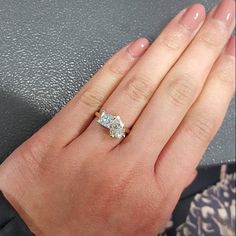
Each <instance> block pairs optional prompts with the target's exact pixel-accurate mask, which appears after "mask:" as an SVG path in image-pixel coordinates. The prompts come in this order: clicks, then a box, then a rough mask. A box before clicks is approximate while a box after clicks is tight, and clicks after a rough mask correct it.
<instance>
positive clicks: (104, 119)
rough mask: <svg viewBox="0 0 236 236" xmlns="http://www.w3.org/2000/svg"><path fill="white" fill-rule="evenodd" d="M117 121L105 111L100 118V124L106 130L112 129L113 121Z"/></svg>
mask: <svg viewBox="0 0 236 236" xmlns="http://www.w3.org/2000/svg"><path fill="white" fill-rule="evenodd" d="M114 119H115V117H114V116H112V115H110V114H108V113H107V112H105V111H103V112H102V114H101V116H100V118H99V119H98V121H97V122H98V123H99V124H101V125H102V126H104V127H106V128H110V126H111V124H112V123H113V120H114Z"/></svg>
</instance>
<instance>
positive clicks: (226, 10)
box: [213, 0, 235, 25]
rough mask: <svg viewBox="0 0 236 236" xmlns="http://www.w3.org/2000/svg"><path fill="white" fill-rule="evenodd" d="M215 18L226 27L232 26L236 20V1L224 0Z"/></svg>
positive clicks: (219, 5)
mask: <svg viewBox="0 0 236 236" xmlns="http://www.w3.org/2000/svg"><path fill="white" fill-rule="evenodd" d="M213 18H214V19H216V20H219V21H221V22H223V23H225V24H226V25H231V23H232V22H233V20H234V19H235V1H234V0H222V1H221V2H220V3H219V4H218V6H217V8H216V10H215V13H214V15H213Z"/></svg>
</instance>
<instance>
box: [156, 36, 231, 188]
mask: <svg viewBox="0 0 236 236" xmlns="http://www.w3.org/2000/svg"><path fill="white" fill-rule="evenodd" d="M234 91H235V37H232V38H231V40H230V41H229V43H228V46H227V49H226V51H225V52H224V54H222V56H221V57H220V58H219V60H218V61H217V63H216V64H215V66H214V68H213V69H212V72H211V73H210V75H209V78H208V80H207V83H206V86H205V88H204V90H203V92H202V94H201V95H200V97H199V98H198V100H197V101H196V103H195V104H194V105H193V107H192V108H191V109H190V111H189V112H188V114H187V116H186V117H185V119H184V120H183V122H182V123H181V125H180V127H179V128H178V130H177V131H176V133H175V134H174V136H173V137H172V138H171V140H170V141H169V143H168V144H167V145H166V147H165V148H164V150H163V151H162V153H161V154H160V156H159V158H158V159H157V162H156V171H155V172H156V177H157V179H158V178H159V177H160V179H162V180H164V179H165V189H177V191H179V192H180V191H182V189H183V188H184V185H185V181H186V180H187V179H188V178H189V176H191V173H192V172H193V170H194V169H195V168H196V167H197V165H198V163H199V161H200V159H201V157H202V155H203V154H204V152H205V150H206V149H207V146H208V145H209V143H210V141H211V140H212V138H213V137H214V135H215V134H216V132H217V130H218V129H219V127H220V125H221V123H222V121H223V118H224V116H225V113H226V111H227V108H228V105H229V103H230V101H231V99H232V96H233V94H234ZM169 171H171V175H169V174H168V173H169ZM179 176H181V178H179ZM177 179H178V181H176V180H177Z"/></svg>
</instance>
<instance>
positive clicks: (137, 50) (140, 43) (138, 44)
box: [127, 38, 150, 57]
mask: <svg viewBox="0 0 236 236" xmlns="http://www.w3.org/2000/svg"><path fill="white" fill-rule="evenodd" d="M149 44H150V43H149V41H148V40H147V39H146V38H139V39H137V40H136V41H134V42H133V43H131V44H130V45H129V46H128V48H127V50H128V52H129V54H130V55H131V56H132V57H140V56H142V55H143V53H144V52H145V51H146V49H147V48H148V46H149Z"/></svg>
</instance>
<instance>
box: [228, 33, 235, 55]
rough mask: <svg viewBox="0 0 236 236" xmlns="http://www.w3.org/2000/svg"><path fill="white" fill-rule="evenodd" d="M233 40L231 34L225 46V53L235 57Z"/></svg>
mask: <svg viewBox="0 0 236 236" xmlns="http://www.w3.org/2000/svg"><path fill="white" fill-rule="evenodd" d="M235 40H236V37H235V36H232V37H231V38H230V40H229V42H228V44H227V46H226V54H227V55H230V56H234V57H235Z"/></svg>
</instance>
